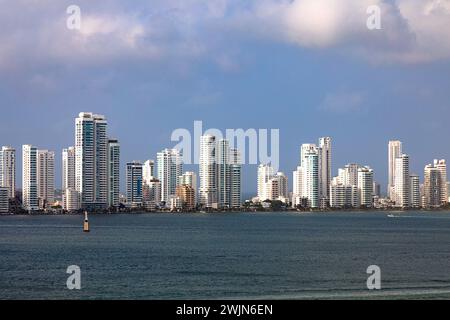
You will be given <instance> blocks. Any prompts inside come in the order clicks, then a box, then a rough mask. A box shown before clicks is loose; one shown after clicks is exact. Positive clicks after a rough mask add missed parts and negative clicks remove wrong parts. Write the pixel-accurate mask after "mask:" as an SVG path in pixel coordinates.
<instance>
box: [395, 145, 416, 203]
mask: <svg viewBox="0 0 450 320" xmlns="http://www.w3.org/2000/svg"><path fill="white" fill-rule="evenodd" d="M394 176H395V180H394V199H391V200H394V202H395V206H396V207H399V208H408V207H410V206H411V181H410V173H409V156H408V155H406V154H402V155H401V156H400V157H398V158H396V159H395V174H394Z"/></svg>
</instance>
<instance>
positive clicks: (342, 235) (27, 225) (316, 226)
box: [0, 212, 450, 299]
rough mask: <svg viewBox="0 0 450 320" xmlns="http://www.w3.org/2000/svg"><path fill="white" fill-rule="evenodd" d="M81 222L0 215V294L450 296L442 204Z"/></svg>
mask: <svg viewBox="0 0 450 320" xmlns="http://www.w3.org/2000/svg"><path fill="white" fill-rule="evenodd" d="M396 214H398V213H396ZM82 221H83V217H82V216H33V217H31V216H6V217H5V216H3V217H0V298H1V299H61V298H62V299H111V298H113V299H215V298H237V299H240V298H252V299H253V298H276V299H301V298H332V299H333V298H356V299H360V298H388V299H398V298H402V299H403V298H414V299H431V298H450V213H410V212H408V213H403V214H401V217H396V218H389V217H387V214H386V213H359V214H357V213H328V214H307V215H305V214H303V215H300V214H279V213H272V214H222V215H220V214H217V215H201V214H199V215H170V214H164V215H162V214H160V215H158V214H142V215H112V216H91V217H90V223H91V233H89V234H85V233H83V232H82ZM69 265H78V266H80V268H81V285H82V289H81V290H73V291H71V290H68V289H67V288H66V279H67V277H68V276H69V275H68V274H66V269H67V267H68V266H69ZM369 265H378V266H380V268H381V272H382V290H380V291H376V292H373V291H368V290H367V288H366V280H367V277H368V275H367V274H366V269H367V267H368V266H369Z"/></svg>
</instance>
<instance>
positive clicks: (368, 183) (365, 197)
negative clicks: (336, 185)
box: [358, 167, 373, 208]
mask: <svg viewBox="0 0 450 320" xmlns="http://www.w3.org/2000/svg"><path fill="white" fill-rule="evenodd" d="M358 193H359V204H360V205H361V206H363V207H366V208H370V207H372V206H373V201H372V200H373V170H372V169H371V168H369V167H362V168H359V169H358Z"/></svg>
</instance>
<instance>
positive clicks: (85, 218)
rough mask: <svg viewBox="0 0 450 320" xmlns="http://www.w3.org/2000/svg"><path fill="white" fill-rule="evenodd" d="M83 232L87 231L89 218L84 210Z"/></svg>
mask: <svg viewBox="0 0 450 320" xmlns="http://www.w3.org/2000/svg"><path fill="white" fill-rule="evenodd" d="M83 232H89V220H88V213H87V211H85V212H84V224H83Z"/></svg>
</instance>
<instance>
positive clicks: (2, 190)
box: [0, 187, 9, 214]
mask: <svg viewBox="0 0 450 320" xmlns="http://www.w3.org/2000/svg"><path fill="white" fill-rule="evenodd" d="M8 212H9V188H6V187H0V214H5V213H8Z"/></svg>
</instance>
